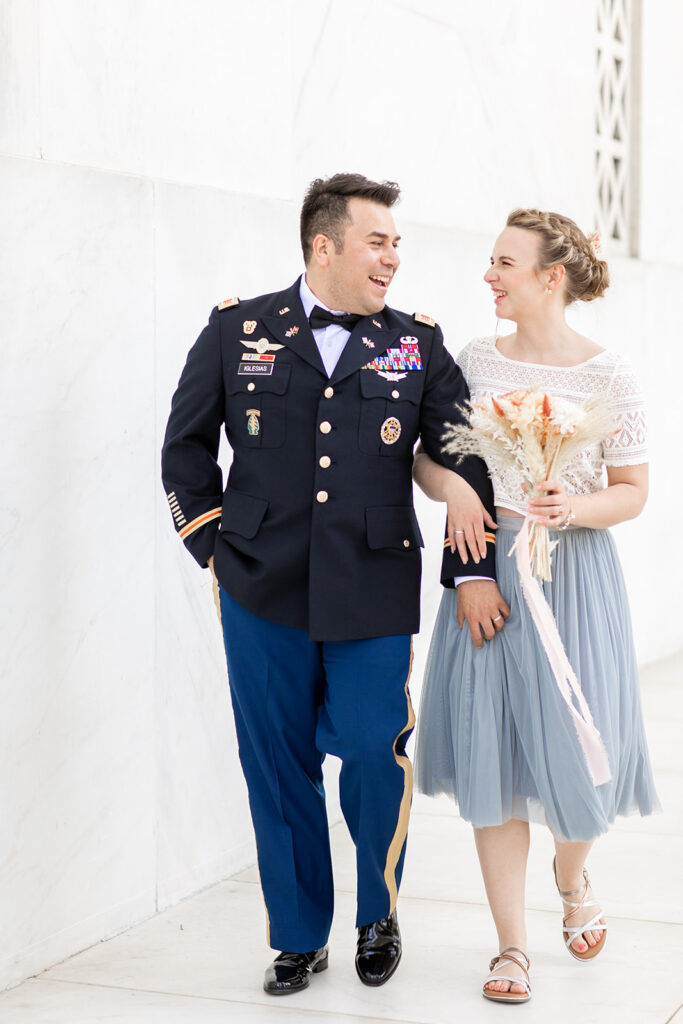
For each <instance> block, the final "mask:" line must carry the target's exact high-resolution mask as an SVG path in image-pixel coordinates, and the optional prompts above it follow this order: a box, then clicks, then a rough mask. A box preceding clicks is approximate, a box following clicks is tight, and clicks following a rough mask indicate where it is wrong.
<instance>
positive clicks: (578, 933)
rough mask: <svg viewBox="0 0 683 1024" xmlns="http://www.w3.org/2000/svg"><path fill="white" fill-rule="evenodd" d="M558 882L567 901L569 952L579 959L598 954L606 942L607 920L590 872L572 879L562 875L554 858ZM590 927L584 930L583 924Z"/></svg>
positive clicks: (561, 893)
mask: <svg viewBox="0 0 683 1024" xmlns="http://www.w3.org/2000/svg"><path fill="white" fill-rule="evenodd" d="M553 871H554V873H555V884H556V885H557V890H558V892H559V894H560V897H561V899H562V903H563V904H564V910H565V914H564V918H563V924H564V930H563V935H564V938H565V943H566V945H567V948H568V949H569V952H570V953H572V954H573V955H574V956H576V957H577V958H578V959H579V960H590V959H592V958H593V956H597V954H598V953H599V952H600V949H601V948H602V946H603V945H604V943H605V939H606V932H607V923H606V921H605V919H604V917H603V916H602V912H601V908H600V904H599V903H598V901H597V900H596V899H595V898H594V896H593V890H592V888H591V884H590V879H589V878H588V872H587V871H586V869H585V868H584V869H583V872H582V874H581V875H579V876H578V877H573V878H569V877H566V876H562V875H560V873H559V872H558V870H557V862H556V861H553ZM584 925H586V926H587V927H586V928H585V929H584V928H583V926H584Z"/></svg>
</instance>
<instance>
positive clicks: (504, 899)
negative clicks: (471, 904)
mask: <svg viewBox="0 0 683 1024" xmlns="http://www.w3.org/2000/svg"><path fill="white" fill-rule="evenodd" d="M474 841H475V843H476V844H477V853H478V854H479V863H480V865H481V873H482V875H483V876H484V885H485V886H486V895H487V897H488V901H489V906H490V907H491V913H492V914H493V920H494V923H495V926H496V931H497V932H498V941H499V948H500V950H503V949H506V948H507V947H508V946H516V947H517V948H518V949H521V950H523V951H524V952H525V953H526V923H525V920H524V886H525V881H526V862H527V857H528V856H529V823H528V822H527V821H520V820H519V819H518V818H511V819H510V821H506V822H505V824H504V825H494V826H492V827H490V828H475V830H474ZM501 973H505V974H511V975H512V976H513V977H515V976H516V975H517V974H519V975H520V976H521V971H520V970H519V968H518V967H516V966H515V964H510V965H509V966H507V967H506V968H505V971H504V972H501ZM486 987H487V988H490V989H492V990H494V991H497V992H507V991H508V990H511V991H512V992H520V993H522V992H524V991H525V989H524V988H523V986H522V985H514V984H513V985H511V984H510V982H509V981H491V982H489V983H488V984H487V986H486Z"/></svg>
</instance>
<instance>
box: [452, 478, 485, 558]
mask: <svg viewBox="0 0 683 1024" xmlns="http://www.w3.org/2000/svg"><path fill="white" fill-rule="evenodd" d="M447 472H448V478H447V480H446V482H445V483H444V488H443V492H444V498H445V501H446V507H447V510H448V540H449V541H450V545H451V551H453V552H455V550H456V548H457V551H458V554H459V555H460V558H461V560H462V563H463V565H466V564H467V561H468V554H467V551H468V549H469V551H470V554H471V555H472V558H473V560H474V562H475V563H477V562H479V560H480V558H484V557H485V556H486V537H485V536H484V534H485V532H486V529H487V528H488V529H489V530H497V529H498V527H497V526H496V524H495V522H494V521H493V519H492V518H491V516H490V515H489V514H488V512H487V511H486V509H485V508H484V506H483V505H482V503H481V500H480V498H479V495H478V494H477V492H476V491H475V490H474V488H473V487H470V485H469V484H468V483H467V481H466V480H464V479H463V478H462V477H461V476H459V475H458V474H457V473H453V472H451V471H450V470H447Z"/></svg>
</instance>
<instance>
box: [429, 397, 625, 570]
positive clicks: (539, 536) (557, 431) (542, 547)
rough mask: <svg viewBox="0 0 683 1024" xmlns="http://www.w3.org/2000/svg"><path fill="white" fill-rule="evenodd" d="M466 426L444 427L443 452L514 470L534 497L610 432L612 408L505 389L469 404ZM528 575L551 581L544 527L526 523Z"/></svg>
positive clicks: (598, 401)
mask: <svg viewBox="0 0 683 1024" xmlns="http://www.w3.org/2000/svg"><path fill="white" fill-rule="evenodd" d="M468 406H469V408H467V409H465V410H464V412H465V415H466V416H467V420H468V422H467V423H466V424H457V425H455V424H452V423H447V424H446V427H447V431H446V433H445V434H444V435H443V437H442V440H443V441H444V442H445V443H444V449H443V450H444V451H446V452H449V453H451V454H459V455H460V456H461V457H464V456H465V455H479V456H481V458H483V459H484V460H485V462H486V463H487V465H488V467H489V470H503V469H507V468H509V467H510V466H515V467H516V468H517V469H518V471H519V472H521V474H522V477H523V480H524V483H525V484H526V487H527V491H528V493H529V494H530V495H531V494H537V493H538V492H537V487H538V485H539V484H540V483H542V482H543V481H544V480H552V479H555V478H556V477H558V476H560V475H561V473H562V470H563V468H564V467H565V466H566V465H567V463H568V462H569V461H570V460H571V459H572V457H573V456H574V455H575V454H576V453H577V452H578V451H580V450H581V449H582V448H585V447H587V446H588V445H591V444H595V443H597V442H599V441H603V440H604V439H605V438H606V437H608V436H609V435H610V434H611V433H612V431H613V430H614V417H613V412H612V408H611V405H610V403H609V401H608V399H607V398H606V396H604V395H595V396H593V397H592V398H589V399H588V400H587V401H586V402H585V403H584V404H583V405H579V404H578V403H577V402H571V401H569V400H567V399H564V398H558V397H553V396H551V395H548V394H547V393H546V392H544V391H540V390H537V389H532V390H529V391H509V392H507V393H506V394H504V395H499V396H497V397H494V396H493V395H489V396H488V397H486V398H484V399H480V400H479V401H477V402H470V403H468ZM528 531H529V550H530V555H531V564H532V571H533V573H534V575H536V576H539V577H540V579H542V580H550V579H551V567H550V555H551V552H552V547H553V546H554V545H551V544H550V538H549V534H548V528H547V527H546V526H542V525H540V524H539V523H536V522H531V521H529V522H528Z"/></svg>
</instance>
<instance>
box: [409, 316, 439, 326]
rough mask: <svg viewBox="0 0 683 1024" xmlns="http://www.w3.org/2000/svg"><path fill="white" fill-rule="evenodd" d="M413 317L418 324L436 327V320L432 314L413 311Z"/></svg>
mask: <svg viewBox="0 0 683 1024" xmlns="http://www.w3.org/2000/svg"><path fill="white" fill-rule="evenodd" d="M413 319H414V320H417V322H418V324H426V325H427V327H436V320H435V319H434V317H433V316H427V314H426V313H413Z"/></svg>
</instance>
